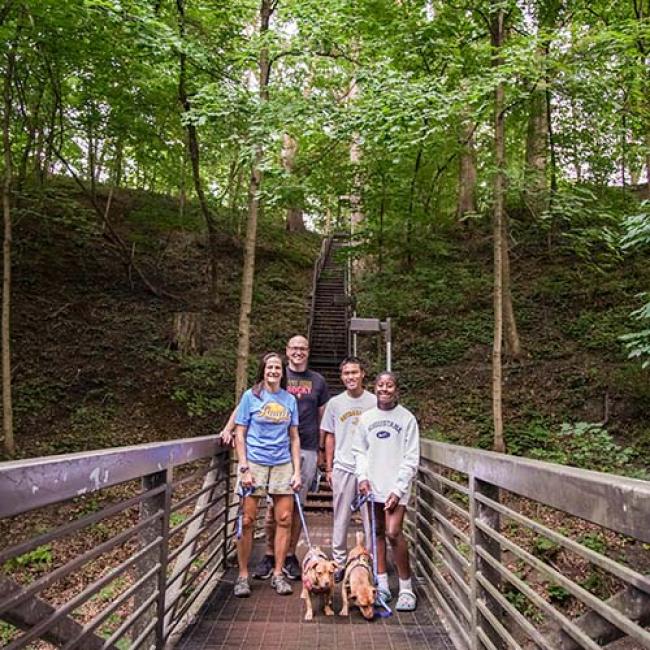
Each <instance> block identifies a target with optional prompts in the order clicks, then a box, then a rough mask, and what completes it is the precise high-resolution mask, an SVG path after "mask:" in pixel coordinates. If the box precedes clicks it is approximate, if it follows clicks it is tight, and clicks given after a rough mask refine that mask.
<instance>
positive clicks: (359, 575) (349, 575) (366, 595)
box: [339, 532, 377, 621]
mask: <svg viewBox="0 0 650 650" xmlns="http://www.w3.org/2000/svg"><path fill="white" fill-rule="evenodd" d="M364 543H365V540H364V534H363V533H362V532H358V533H357V545H356V546H355V547H354V548H353V549H352V550H351V551H350V553H349V554H348V559H347V561H346V563H345V574H344V577H343V589H341V596H342V598H343V607H342V609H341V611H340V612H339V614H340V615H341V616H347V615H348V603H350V602H352V604H353V605H356V606H357V607H358V608H359V609H360V610H361V614H362V616H363V617H364V618H365V619H366V620H368V621H370V620H372V619H373V617H374V615H375V608H374V604H375V599H376V597H377V589H376V588H375V586H374V585H375V580H374V576H373V573H372V558H371V557H370V553H369V552H368V549H367V548H366V547H365V546H364Z"/></svg>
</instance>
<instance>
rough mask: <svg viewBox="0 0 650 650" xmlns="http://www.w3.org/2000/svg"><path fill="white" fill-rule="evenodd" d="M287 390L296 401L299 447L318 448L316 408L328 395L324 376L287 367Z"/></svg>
mask: <svg viewBox="0 0 650 650" xmlns="http://www.w3.org/2000/svg"><path fill="white" fill-rule="evenodd" d="M287 390H288V391H289V393H291V394H292V395H293V396H294V397H295V398H296V400H297V401H298V412H299V414H300V424H299V425H298V431H299V433H300V448H301V449H310V450H316V449H318V429H319V422H318V409H319V408H320V407H321V406H323V405H325V404H327V400H328V399H329V397H330V394H329V390H328V388H327V382H326V381H325V378H324V377H323V375H320V374H319V373H317V372H314V371H313V370H305V372H294V371H293V370H291V368H287Z"/></svg>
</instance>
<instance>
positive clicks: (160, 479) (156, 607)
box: [131, 467, 172, 648]
mask: <svg viewBox="0 0 650 650" xmlns="http://www.w3.org/2000/svg"><path fill="white" fill-rule="evenodd" d="M171 474H172V470H171V467H170V468H168V469H166V470H162V471H160V472H155V473H153V474H148V475H146V476H143V477H142V490H143V491H148V490H151V489H153V488H156V487H159V486H160V485H166V489H165V490H164V491H162V492H160V493H159V494H156V495H155V496H153V497H150V498H148V499H145V500H144V501H142V503H141V504H140V520H141V521H142V520H144V519H147V518H148V517H151V516H153V515H155V514H156V513H157V512H162V516H161V517H160V518H159V519H157V520H155V521H154V522H152V523H151V524H150V525H149V526H146V527H145V528H143V529H142V531H141V532H140V534H139V537H140V545H141V546H142V547H143V548H144V547H145V546H147V545H148V544H151V543H152V542H154V541H155V540H156V539H157V538H158V537H161V538H162V542H161V543H160V548H159V549H156V548H153V549H151V550H150V551H149V552H148V553H146V554H145V555H143V556H142V558H141V559H140V560H139V561H138V562H137V563H136V565H135V573H136V579H137V578H139V577H140V576H143V575H145V574H146V573H147V572H148V571H150V570H151V569H152V568H153V567H154V566H155V564H156V563H157V562H160V568H159V570H158V573H157V574H156V575H157V581H156V582H153V580H147V581H146V583H145V584H143V585H142V587H141V588H140V589H138V590H137V592H136V593H135V597H134V601H135V604H134V611H135V610H137V608H138V607H139V606H140V605H142V604H143V603H144V602H145V601H146V600H147V598H149V597H150V596H151V594H153V593H154V591H156V589H157V590H158V597H157V599H156V602H155V603H152V604H151V605H150V606H149V607H148V608H147V609H146V610H145V611H144V612H143V613H142V615H141V616H140V618H139V620H138V621H136V623H135V624H134V625H133V632H132V633H131V638H132V639H134V640H135V639H137V638H138V637H139V636H140V634H142V632H143V631H144V629H145V628H146V627H147V625H148V624H149V623H150V622H151V619H152V618H153V617H154V615H156V616H157V621H156V626H155V628H154V629H153V630H152V632H151V634H150V635H149V636H148V637H147V640H146V642H145V643H146V645H148V646H151V645H153V643H154V639H155V646H156V648H162V639H163V637H162V623H163V618H162V616H161V612H163V611H164V606H165V605H164V604H165V582H166V580H167V542H168V539H167V538H168V533H169V506H170V500H171Z"/></svg>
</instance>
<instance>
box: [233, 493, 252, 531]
mask: <svg viewBox="0 0 650 650" xmlns="http://www.w3.org/2000/svg"><path fill="white" fill-rule="evenodd" d="M254 491H255V488H254V487H253V486H252V485H251V486H250V487H246V488H245V487H243V486H241V485H240V486H239V490H237V494H238V495H239V506H238V507H237V532H236V536H237V539H241V536H242V534H243V532H244V499H245V498H246V497H249V496H250V495H251V494H253V492H254Z"/></svg>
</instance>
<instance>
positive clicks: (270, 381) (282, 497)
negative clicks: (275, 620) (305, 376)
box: [234, 352, 300, 598]
mask: <svg viewBox="0 0 650 650" xmlns="http://www.w3.org/2000/svg"><path fill="white" fill-rule="evenodd" d="M286 385H287V372H286V367H285V364H284V360H283V359H282V357H281V356H280V355H279V354H277V353H275V352H270V353H269V354H266V355H264V357H263V358H262V360H261V362H260V365H259V367H258V369H257V377H256V379H255V384H254V386H253V387H252V388H249V389H248V390H247V391H246V392H245V393H244V395H243V397H242V399H241V401H240V402H239V406H238V407H237V414H236V416H235V424H236V430H235V448H236V450H237V458H238V459H239V468H238V474H239V490H238V491H241V490H242V489H243V490H248V489H252V490H253V493H252V495H251V496H246V497H243V506H242V507H243V532H242V536H241V538H240V539H239V541H238V543H237V557H238V560H239V578H237V582H236V583H235V589H234V593H235V596H237V597H238V598H246V597H247V596H250V593H251V588H250V581H249V577H248V560H249V559H250V554H251V549H252V546H253V527H254V523H255V518H256V514H257V503H258V500H259V498H260V497H264V496H267V495H268V496H270V497H271V498H272V499H273V512H274V513H275V522H276V528H275V544H274V548H275V568H274V570H273V578H272V579H271V586H272V587H273V588H274V589H275V591H276V592H277V593H278V594H280V595H282V596H284V595H287V594H290V593H291V592H292V589H291V585H289V583H288V582H287V581H286V579H285V577H284V576H283V575H282V567H283V565H284V560H285V556H286V554H287V548H288V546H289V538H290V535H291V516H292V514H293V493H294V492H297V491H298V490H299V489H300V439H299V437H298V404H297V402H296V398H295V397H294V396H293V395H290V394H289V393H288V392H287V391H286V390H285V387H286Z"/></svg>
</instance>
